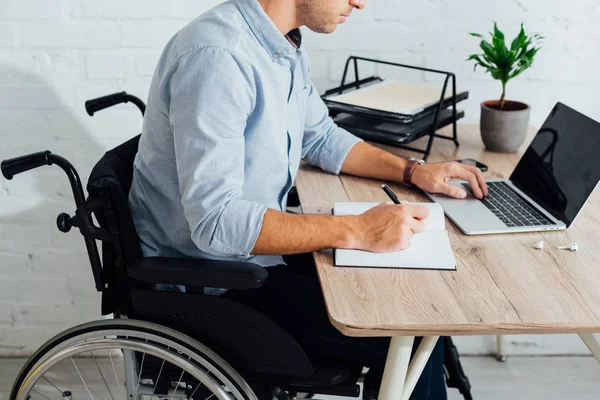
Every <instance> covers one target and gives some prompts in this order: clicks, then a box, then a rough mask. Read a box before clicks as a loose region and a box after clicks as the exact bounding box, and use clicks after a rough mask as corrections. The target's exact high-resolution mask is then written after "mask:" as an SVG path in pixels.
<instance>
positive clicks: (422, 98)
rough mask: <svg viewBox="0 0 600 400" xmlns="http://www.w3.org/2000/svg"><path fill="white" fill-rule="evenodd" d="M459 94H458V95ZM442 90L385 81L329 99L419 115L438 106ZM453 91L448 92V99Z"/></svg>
mask: <svg viewBox="0 0 600 400" xmlns="http://www.w3.org/2000/svg"><path fill="white" fill-rule="evenodd" d="M457 94H458V93H457ZM441 96H442V89H441V88H436V87H428V86H424V85H416V84H412V83H408V82H403V81H397V80H393V79H391V80H385V81H383V82H379V83H377V84H374V85H370V86H367V87H364V88H361V89H358V90H355V91H352V92H350V93H344V94H341V95H337V96H331V97H329V99H330V100H332V101H337V102H339V103H344V104H350V105H355V106H361V107H367V108H372V109H375V110H382V111H387V112H393V113H400V114H409V115H414V114H417V113H419V112H421V111H423V109H424V108H425V107H428V106H430V105H432V104H437V103H438V102H439V101H440V97H441ZM451 97H452V91H451V90H447V91H446V98H447V99H449V98H451Z"/></svg>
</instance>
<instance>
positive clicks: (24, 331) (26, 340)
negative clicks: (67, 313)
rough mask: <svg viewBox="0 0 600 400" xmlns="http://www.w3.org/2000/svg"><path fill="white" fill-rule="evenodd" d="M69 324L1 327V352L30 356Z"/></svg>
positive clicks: (9, 354) (6, 354)
mask: <svg viewBox="0 0 600 400" xmlns="http://www.w3.org/2000/svg"><path fill="white" fill-rule="evenodd" d="M68 327H69V326H68V325H63V326H46V327H44V328H43V329H40V326H39V325H35V326H24V327H8V328H0V353H2V354H3V355H5V356H15V357H16V356H29V355H31V354H32V353H33V352H34V351H35V350H37V348H38V347H39V346H41V345H42V344H44V342H46V341H47V340H48V339H50V338H51V337H52V336H54V335H56V334H58V333H59V332H61V331H63V330H64V329H67V328H68Z"/></svg>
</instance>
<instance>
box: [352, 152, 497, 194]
mask: <svg viewBox="0 0 600 400" xmlns="http://www.w3.org/2000/svg"><path fill="white" fill-rule="evenodd" d="M407 163H408V161H407V160H405V159H404V158H401V157H397V156H395V155H393V154H391V153H388V152H387V151H384V150H381V149H379V148H377V147H375V146H371V145H369V144H367V143H357V144H356V145H355V146H354V147H353V148H352V149H351V150H350V152H349V153H348V156H347V157H346V159H345V160H344V163H343V165H342V172H343V173H346V174H351V175H356V176H362V177H365V178H374V179H381V180H385V181H393V182H402V181H403V175H404V168H405V167H406V164H407ZM453 178H457V179H463V180H465V181H468V182H469V184H470V185H471V188H472V189H473V193H474V194H475V196H476V197H478V198H481V197H483V196H487V194H488V191H487V185H486V183H485V179H484V178H483V174H482V173H481V171H480V170H479V168H476V167H473V166H469V165H464V164H460V163H457V162H449V163H434V164H424V165H419V166H418V167H417V168H416V169H415V171H414V172H413V176H412V183H413V184H414V185H416V186H417V187H419V188H421V189H422V190H424V191H426V192H431V193H444V194H447V195H448V196H452V197H456V198H464V197H466V195H467V193H466V192H465V191H464V190H463V189H461V188H459V187H457V186H453V185H449V184H448V183H447V182H448V180H450V179H453Z"/></svg>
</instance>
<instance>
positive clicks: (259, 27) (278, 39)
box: [237, 0, 302, 60]
mask: <svg viewBox="0 0 600 400" xmlns="http://www.w3.org/2000/svg"><path fill="white" fill-rule="evenodd" d="M237 3H238V7H239V9H240V11H241V13H242V15H243V17H244V19H245V20H246V23H247V24H248V26H249V27H250V29H251V30H252V33H254V36H256V38H257V39H258V41H259V42H260V44H261V45H262V46H263V47H264V48H265V50H267V52H269V54H270V56H271V58H273V60H277V59H280V58H282V57H291V56H293V55H295V54H296V52H297V51H299V50H300V47H301V43H302V40H301V39H302V38H301V36H300V30H299V29H295V30H293V31H292V32H290V37H291V38H292V39H293V40H294V41H295V42H296V43H297V44H298V48H296V47H295V46H293V45H292V44H291V43H290V42H289V41H288V40H287V38H286V37H285V36H284V35H282V34H281V32H280V31H279V29H277V27H276V26H275V24H274V23H273V21H272V20H271V18H269V16H268V15H267V14H266V13H265V11H264V10H263V8H262V7H261V5H260V4H259V3H258V1H257V0H237ZM292 33H293V34H292Z"/></svg>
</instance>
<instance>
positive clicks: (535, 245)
mask: <svg viewBox="0 0 600 400" xmlns="http://www.w3.org/2000/svg"><path fill="white" fill-rule="evenodd" d="M533 247H535V248H536V249H538V250H544V241H543V240H540V241H539V242H537V243H536V244H534V245H533Z"/></svg>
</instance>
